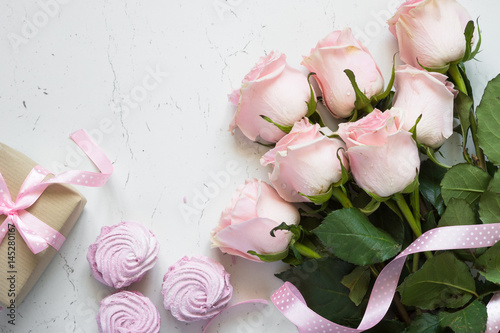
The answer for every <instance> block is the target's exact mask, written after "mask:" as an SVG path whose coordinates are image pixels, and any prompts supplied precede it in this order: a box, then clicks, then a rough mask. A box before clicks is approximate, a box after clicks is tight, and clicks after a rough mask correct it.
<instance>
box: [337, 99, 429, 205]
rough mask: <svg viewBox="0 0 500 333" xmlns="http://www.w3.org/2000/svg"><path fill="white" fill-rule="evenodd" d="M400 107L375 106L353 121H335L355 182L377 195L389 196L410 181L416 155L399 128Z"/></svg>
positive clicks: (408, 136) (416, 167)
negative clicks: (370, 111)
mask: <svg viewBox="0 0 500 333" xmlns="http://www.w3.org/2000/svg"><path fill="white" fill-rule="evenodd" d="M401 117H402V112H401V110H398V109H394V108H393V109H391V110H388V111H385V112H383V113H382V112H381V111H379V110H377V109H375V110H374V111H373V112H372V113H370V114H368V115H367V116H366V117H364V118H361V119H360V120H358V121H356V122H354V123H343V124H340V125H339V130H338V134H339V135H340V137H341V138H342V139H343V140H344V142H345V143H346V145H347V156H348V158H349V163H350V167H351V172H352V175H353V176H354V180H355V181H356V183H357V184H358V185H359V186H360V187H361V188H363V189H364V190H366V191H368V192H370V193H373V194H376V195H377V196H379V197H389V196H391V195H393V194H395V193H398V192H401V191H402V190H404V189H405V188H406V187H407V186H408V185H410V184H411V183H412V182H413V181H414V180H415V177H416V175H417V173H418V170H419V167H420V159H419V156H418V149H417V145H416V144H415V141H414V140H413V138H412V136H411V134H410V133H409V132H407V131H405V130H404V129H403V128H402V125H403V123H404V119H402V118H401Z"/></svg>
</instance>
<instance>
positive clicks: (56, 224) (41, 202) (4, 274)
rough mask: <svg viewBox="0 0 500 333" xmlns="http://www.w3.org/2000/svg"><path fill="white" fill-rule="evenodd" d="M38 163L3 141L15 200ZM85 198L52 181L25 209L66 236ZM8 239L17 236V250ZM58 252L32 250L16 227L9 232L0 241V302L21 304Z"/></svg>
mask: <svg viewBox="0 0 500 333" xmlns="http://www.w3.org/2000/svg"><path fill="white" fill-rule="evenodd" d="M36 165H37V163H36V162H34V161H33V160H31V159H30V158H28V157H26V156H24V155H23V154H21V153H19V152H17V151H16V150H14V149H12V148H10V147H8V146H6V145H3V144H1V143H0V172H1V173H2V175H3V177H4V179H5V182H6V184H7V186H8V188H9V191H10V194H11V196H12V200H15V198H16V197H17V194H18V192H19V189H20V187H21V185H22V183H23V182H24V179H25V178H26V176H27V175H28V173H29V172H30V171H31V169H33V167H34V166H36ZM86 202H87V201H86V199H85V198H84V197H83V196H82V195H81V194H80V193H79V192H78V191H77V190H75V189H74V188H73V187H72V186H69V185H61V184H52V185H50V186H49V187H47V189H46V190H45V191H44V192H43V194H42V195H41V196H40V198H39V199H38V200H37V201H36V202H35V203H34V204H33V205H32V206H31V207H29V208H27V209H26V211H28V212H30V213H31V214H32V215H34V216H36V217H37V218H39V219H40V220H41V221H43V222H44V223H45V224H47V225H49V226H51V227H52V228H54V229H55V230H57V231H59V232H60V233H61V234H63V235H64V236H65V237H67V236H68V233H69V232H70V230H71V229H72V228H73V226H74V225H75V222H76V221H77V219H78V217H79V216H80V214H81V212H82V210H83V207H84V206H85V204H86ZM5 218H6V216H5V215H1V216H0V223H2V222H3V221H4V220H5ZM12 228H13V227H11V228H9V230H11V229H12ZM14 229H15V228H14ZM9 239H10V240H11V245H12V239H14V242H15V251H12V246H10V249H9ZM9 252H10V253H9ZM12 252H14V253H12ZM56 252H57V251H56V250H55V249H54V248H53V247H51V246H49V247H48V248H47V249H45V250H43V251H42V252H40V253H38V254H33V252H31V250H30V249H29V248H28V246H27V245H26V243H25V241H24V239H23V238H22V237H21V235H20V234H19V233H18V232H17V230H16V231H14V232H13V233H10V232H9V233H7V235H5V237H4V239H3V240H2V243H1V244H0V304H1V305H2V306H4V307H7V306H8V305H10V304H11V303H12V302H15V305H16V306H17V305H19V304H21V302H22V301H23V300H24V298H25V297H26V295H27V294H28V293H29V291H30V290H31V289H32V288H33V286H34V285H35V283H36V281H37V280H38V279H39V278H40V276H41V275H42V273H43V271H44V270H45V268H47V266H48V264H49V263H50V261H51V260H52V258H53V257H54V255H55V254H56ZM12 254H14V256H12ZM11 265H13V266H11Z"/></svg>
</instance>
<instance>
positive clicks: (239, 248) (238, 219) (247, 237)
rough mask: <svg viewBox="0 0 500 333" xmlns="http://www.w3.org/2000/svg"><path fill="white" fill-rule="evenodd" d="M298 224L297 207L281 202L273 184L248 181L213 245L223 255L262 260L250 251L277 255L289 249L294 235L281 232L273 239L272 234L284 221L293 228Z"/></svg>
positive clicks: (226, 213) (223, 218) (223, 217)
mask: <svg viewBox="0 0 500 333" xmlns="http://www.w3.org/2000/svg"><path fill="white" fill-rule="evenodd" d="M299 221H300V214H299V212H298V210H297V208H295V207H294V206H293V205H292V204H291V203H288V202H286V201H284V200H283V199H281V197H280V196H279V195H278V193H277V192H276V191H275V190H274V189H273V188H272V187H271V186H270V185H268V184H266V183H264V182H262V181H260V180H257V179H252V180H247V181H246V182H245V184H244V185H243V186H241V187H240V188H239V189H238V190H237V191H236V193H235V194H234V196H233V199H232V202H231V204H230V205H229V206H228V207H227V208H226V210H225V211H224V212H223V213H222V215H221V218H220V221H219V225H218V226H217V227H216V228H215V229H214V230H213V231H212V246H213V247H218V248H219V249H220V250H221V251H222V252H224V253H229V254H232V255H237V256H240V257H243V258H247V259H250V260H253V261H260V259H259V258H258V257H257V256H253V255H251V254H248V253H247V252H248V251H250V250H252V251H255V252H257V253H258V254H277V253H281V252H283V251H285V250H287V248H288V243H289V242H290V240H291V238H292V234H291V233H290V232H289V231H284V230H278V231H276V232H275V236H276V237H272V236H271V235H270V231H271V230H272V229H273V228H275V227H277V226H278V225H280V224H281V223H282V222H286V223H287V224H289V225H292V224H299Z"/></svg>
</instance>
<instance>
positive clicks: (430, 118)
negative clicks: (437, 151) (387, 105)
mask: <svg viewBox="0 0 500 333" xmlns="http://www.w3.org/2000/svg"><path fill="white" fill-rule="evenodd" d="M446 79H447V77H446V75H443V74H439V73H429V72H427V71H425V70H419V69H416V68H414V67H411V66H408V65H406V66H401V67H399V68H398V69H397V70H396V79H395V81H394V87H395V88H396V94H395V95H394V100H393V106H394V107H396V108H400V109H402V110H404V113H405V116H404V122H403V126H402V127H403V129H404V130H407V131H409V130H410V129H411V128H412V127H413V126H415V122H416V121H417V118H418V117H419V116H420V115H422V118H421V119H420V121H419V123H418V125H417V141H418V142H419V143H421V144H424V145H426V146H429V147H431V148H439V147H440V146H441V145H442V144H443V143H444V142H445V140H446V139H447V138H449V137H450V136H451V135H452V134H453V101H454V99H455V96H456V93H457V91H456V90H455V89H453V83H451V82H449V81H446Z"/></svg>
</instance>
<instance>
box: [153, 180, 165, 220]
mask: <svg viewBox="0 0 500 333" xmlns="http://www.w3.org/2000/svg"><path fill="white" fill-rule="evenodd" d="M166 190H167V187H166V186H164V187H163V189H162V190H161V193H160V198H159V199H158V201H157V202H156V205H155V208H154V209H153V213H152V214H151V219H152V218H154V217H155V214H156V210H157V209H158V206H159V205H160V202H161V199H162V198H163V194H164V193H165V191H166Z"/></svg>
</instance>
